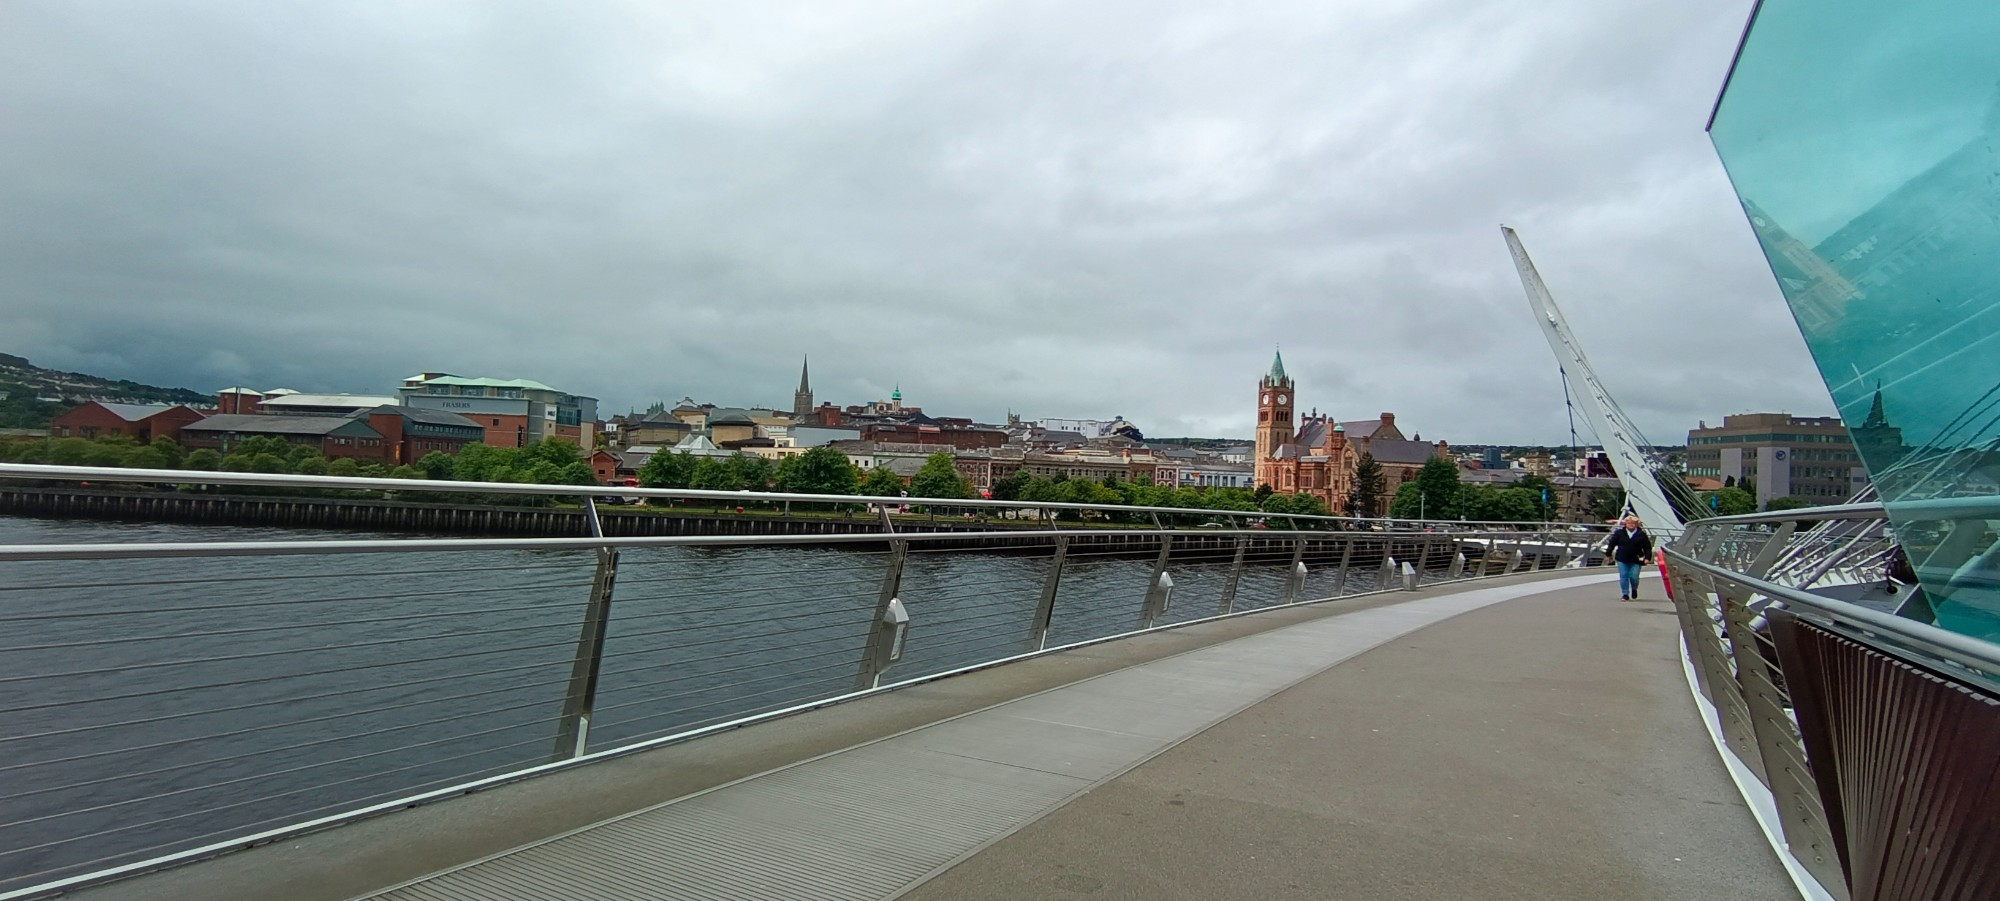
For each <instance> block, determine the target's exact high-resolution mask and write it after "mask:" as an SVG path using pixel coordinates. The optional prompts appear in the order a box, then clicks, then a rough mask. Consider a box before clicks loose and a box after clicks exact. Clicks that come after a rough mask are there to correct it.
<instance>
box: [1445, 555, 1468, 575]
mask: <svg viewBox="0 0 2000 901" xmlns="http://www.w3.org/2000/svg"><path fill="white" fill-rule="evenodd" d="M1444 577H1445V580H1446V581H1456V580H1458V579H1463V578H1465V552H1464V551H1462V550H1459V551H1453V552H1452V555H1451V569H1449V570H1447V571H1446V572H1445V574H1444Z"/></svg>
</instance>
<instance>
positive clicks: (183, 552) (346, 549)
mask: <svg viewBox="0 0 2000 901" xmlns="http://www.w3.org/2000/svg"><path fill="white" fill-rule="evenodd" d="M1565 534H1580V533H1563V532H1554V533H1549V532H1537V531H1529V530H1524V531H1520V532H1505V531H1500V532H1496V531H1492V530H1480V531H1465V532H1459V531H1450V530H1446V531H1436V532H1379V533H1378V532H1314V531H1281V530H1277V529H1197V528H1187V529H1127V530H1120V531H1115V532H1111V531H1105V530H1102V529H1022V530H1004V531H1003V530H996V531H982V532H858V533H849V534H810V535H634V536H624V537H612V536H605V537H596V536H581V537H575V538H386V539H336V540H319V539H315V540H306V541H201V542H132V543H104V544H16V545H0V563H4V562H26V561H34V560H124V559H143V558H158V557H265V556H284V555H292V554H368V553H397V552H421V551H537V550H540V551H587V550H596V549H598V548H640V547H704V546H706V547H713V546H718V545H724V546H727V545H823V544H836V543H838V544H866V543H871V542H878V543H879V542H884V541H904V542H909V543H911V544H921V543H928V542H948V541H966V540H982V541H983V540H996V539H997V540H1003V541H1007V542H1014V541H1017V540H1018V541H1021V542H1023V543H1028V544H1036V545H1039V544H1042V543H1045V542H1046V541H1047V540H1048V539H1054V538H1083V537H1111V538H1121V539H1123V538H1159V537H1164V536H1172V537H1176V538H1186V537H1200V536H1207V537H1217V538H1219V537H1252V538H1269V539H1274V540H1275V539H1284V540H1292V539H1298V538H1317V539H1326V540H1333V539H1335V538H1337V537H1339V536H1347V537H1349V538H1359V539H1362V540H1367V539H1369V538H1371V537H1373V536H1378V535H1379V536H1384V537H1388V536H1402V537H1404V538H1416V537H1419V536H1424V535H1429V536H1432V537H1450V538H1456V539H1495V540H1505V539H1512V538H1521V537H1523V536H1526V537H1532V538H1535V539H1537V540H1538V541H1540V542H1541V543H1542V544H1545V545H1562V546H1572V545H1573V543H1572V542H1566V541H1562V540H1560V539H1561V538H1562V536H1563V535H1565ZM1591 543H1594V539H1593V540H1592V541H1590V542H1585V544H1591Z"/></svg>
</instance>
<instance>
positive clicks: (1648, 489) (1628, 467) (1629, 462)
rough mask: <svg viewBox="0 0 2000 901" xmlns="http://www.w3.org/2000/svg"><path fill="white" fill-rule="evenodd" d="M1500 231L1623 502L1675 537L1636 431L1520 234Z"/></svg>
mask: <svg viewBox="0 0 2000 901" xmlns="http://www.w3.org/2000/svg"><path fill="white" fill-rule="evenodd" d="M1500 233H1501V234H1502V235H1504V236H1506V238H1507V249H1508V251H1510V252H1512V253H1513V254H1514V268H1515V269H1517V270H1520V273H1521V287H1522V288H1525V289H1527V292H1528V303H1529V305H1530V306H1532V307H1534V309H1535V324H1536V325H1539V326H1541V327H1542V336H1543V337H1545V338H1548V339H1549V349H1550V350H1552V351H1554V352H1555V355H1556V362H1557V363H1559V364H1561V366H1562V372H1563V377H1564V378H1566V379H1568V380H1569V383H1570V388H1571V390H1572V391H1573V392H1574V393H1575V395H1576V397H1577V399H1578V400H1579V401H1581V403H1579V404H1578V405H1577V406H1579V407H1582V408H1583V416H1584V421H1585V422H1587V423H1589V424H1590V428H1591V431H1593V432H1596V433H1597V440H1599V441H1602V442H1604V452H1605V453H1607V454H1609V455H1610V456H1611V465H1612V468H1613V469H1615V470H1617V472H1618V483H1619V485H1621V486H1623V487H1624V489H1625V504H1626V507H1627V508H1628V509H1630V510H1631V511H1632V512H1634V513H1637V514H1639V518H1641V519H1643V520H1645V521H1646V525H1647V527H1648V528H1649V529H1650V530H1652V531H1653V533H1654V534H1656V535H1662V536H1666V535H1678V534H1680V531H1681V518H1680V516H1679V515H1678V514H1676V513H1675V512H1674V505H1673V504H1671V503H1669V502H1668V501H1667V495H1666V492H1664V491H1662V490H1660V483H1659V480H1657V479H1655V478H1654V477H1653V468H1652V466H1651V465H1649V464H1648V463H1647V462H1646V456H1645V454H1644V453H1643V452H1641V451H1640V449H1639V438H1640V435H1639V429H1638V428H1637V427H1636V426H1634V425H1633V424H1632V420H1631V419H1630V418H1628V417H1627V416H1626V415H1625V411H1624V410H1621V409H1619V408H1618V402H1617V401H1616V400H1613V399H1612V397H1611V394H1610V392H1608V391H1606V390H1604V383H1603V382H1600V381H1598V378H1597V370H1595V369H1592V368H1591V366H1590V361H1589V360H1588V359H1586V358H1585V357H1584V355H1583V346H1582V345H1580V344H1578V343H1577V341H1576V335H1574V334H1573V333H1571V332H1570V330H1569V323H1568V322H1566V321H1564V320H1563V315H1562V311H1561V310H1558V309H1556V300H1555V298H1554V297H1552V296H1550V295H1549V288H1548V286H1547V285H1544V284H1542V276H1541V273H1539V272H1536V271H1535V263H1534V261H1533V260H1530V259H1528V250H1527V248H1525V247H1522V246H1521V237H1520V236H1519V235H1516V234H1514V230H1513V229H1511V228H1508V227H1506V226H1504V225H1503V226H1500Z"/></svg>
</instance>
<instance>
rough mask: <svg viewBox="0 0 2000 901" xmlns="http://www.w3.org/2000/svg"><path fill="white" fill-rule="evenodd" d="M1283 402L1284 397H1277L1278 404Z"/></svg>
mask: <svg viewBox="0 0 2000 901" xmlns="http://www.w3.org/2000/svg"><path fill="white" fill-rule="evenodd" d="M1284 402H1285V396H1284V395H1282V394H1280V395H1278V403H1281V404H1282V403H1284Z"/></svg>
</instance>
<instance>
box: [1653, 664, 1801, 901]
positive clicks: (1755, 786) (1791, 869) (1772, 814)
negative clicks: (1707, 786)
mask: <svg viewBox="0 0 2000 901" xmlns="http://www.w3.org/2000/svg"><path fill="white" fill-rule="evenodd" d="M1674 644H1675V645H1676V646H1677V647H1679V648H1680V658H1681V675H1683V676H1685V677H1686V678H1687V684H1688V694H1690V695H1692V696H1693V697H1694V706H1695V710H1696V711H1697V712H1699V713H1700V714H1701V721H1702V724H1703V725H1704V726H1706V727H1707V728H1708V740H1709V741H1710V742H1712V743H1714V745H1715V753H1716V754H1717V755H1718V756H1720V757H1721V758H1722V766H1723V769H1726V770H1728V771H1729V778H1730V780H1731V781H1733V782H1735V783H1736V791H1737V792H1738V793H1739V794H1741V795H1742V796H1743V802H1744V804H1745V805H1746V806H1748V807H1749V808H1750V816H1751V817H1753V818H1755V819H1756V820H1757V828H1759V829H1762V830H1763V831H1764V840H1765V841H1767V842H1770V844H1771V850H1772V851H1773V852H1776V853H1777V855H1778V863H1780V864H1782V865H1783V866H1784V868H1785V873H1786V874H1787V875H1789V876H1791V877H1792V885H1794V886H1795V887H1797V888H1798V890H1799V897H1801V898H1804V899H1805V901H1835V899H1834V897H1833V895H1832V894H1831V893H1829V892H1827V890H1826V887H1825V886H1822V885H1820V884H1819V880H1817V879H1814V878H1813V876H1812V874H1811V873H1809V872H1807V871H1806V868H1805V866H1804V865H1803V864H1800V863H1799V859H1798V858H1796V857H1793V856H1792V849H1791V847H1790V846H1789V845H1787V844H1786V843H1785V838H1784V833H1783V831H1782V829H1783V826H1782V825H1781V824H1780V823H1779V820H1778V805H1777V802H1776V801H1775V800H1774V799H1772V797H1771V791H1770V789H1767V788H1765V787H1764V783H1762V782H1759V781H1757V776H1756V775H1755V774H1753V773H1751V772H1750V768H1749V767H1747V766H1744V765H1743V761H1742V760H1740V759H1738V758H1737V756H1736V752H1734V751H1731V750H1729V743H1728V741H1726V740H1725V739H1724V738H1723V737H1722V718H1721V717H1720V716H1719V715H1718V714H1717V713H1716V710H1715V705H1713V704H1710V703H1709V702H1708V699H1707V698H1704V697H1702V696H1701V685H1700V683H1699V682H1698V681H1696V676H1695V673H1694V661H1693V660H1692V659H1690V658H1689V657H1688V649H1687V642H1686V641H1684V640H1681V639H1680V638H1679V637H1678V636H1676V638H1675V641H1674Z"/></svg>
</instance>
